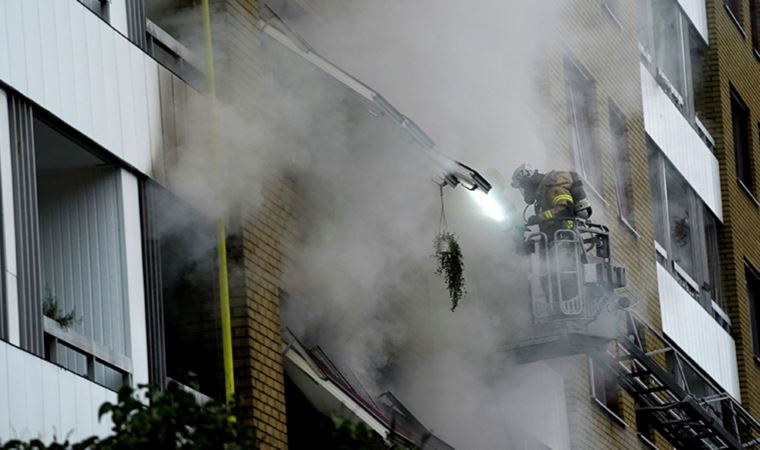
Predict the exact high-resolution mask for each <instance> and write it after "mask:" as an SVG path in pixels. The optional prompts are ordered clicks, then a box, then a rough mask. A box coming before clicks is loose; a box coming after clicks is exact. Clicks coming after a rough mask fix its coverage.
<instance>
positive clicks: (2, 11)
mask: <svg viewBox="0 0 760 450" xmlns="http://www.w3.org/2000/svg"><path fill="white" fill-rule="evenodd" d="M6 3H8V2H0V17H7V16H8V12H7V8H8V7H7V5H6ZM9 58H10V57H9V55H8V31H7V30H6V27H5V26H2V27H0V80H9V79H10V77H11V72H10V66H9V62H8V61H9ZM0 426H1V425H0ZM0 431H2V429H0Z"/></svg>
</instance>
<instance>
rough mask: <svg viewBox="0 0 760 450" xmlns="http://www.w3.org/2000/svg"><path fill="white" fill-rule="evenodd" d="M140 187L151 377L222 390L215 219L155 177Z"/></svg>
mask: <svg viewBox="0 0 760 450" xmlns="http://www.w3.org/2000/svg"><path fill="white" fill-rule="evenodd" d="M141 189H142V193H141V196H142V197H143V199H142V202H143V203H142V215H143V239H145V240H147V242H144V244H143V248H144V256H145V258H146V259H145V262H144V264H145V267H146V274H147V275H146V283H145V289H146V299H147V300H146V302H147V304H148V310H149V311H150V313H149V317H148V318H147V321H146V322H147V326H148V328H149V330H148V336H149V339H148V346H149V347H148V348H149V360H150V364H151V367H149V370H150V373H151V375H150V376H151V383H154V384H157V385H159V386H163V385H165V384H166V381H167V379H166V378H167V377H168V378H170V379H171V380H174V381H177V382H179V383H181V384H183V385H185V386H189V387H192V388H194V389H197V390H198V391H200V392H201V393H202V394H204V395H206V396H209V397H213V398H222V393H223V382H222V381H223V379H222V376H223V374H224V370H223V368H222V348H221V335H220V330H221V325H220V318H219V303H218V283H217V280H218V279H217V266H216V239H215V237H216V234H215V227H214V223H213V220H211V219H209V218H207V217H206V216H204V215H203V214H201V213H200V212H199V211H198V210H196V209H195V208H193V207H192V206H190V205H189V204H188V203H186V202H185V201H183V200H182V199H180V198H178V197H177V196H175V195H174V194H172V193H171V192H169V191H168V190H166V189H164V188H163V187H161V186H159V185H158V184H157V183H154V182H150V181H146V182H144V183H143V185H142V187H141Z"/></svg>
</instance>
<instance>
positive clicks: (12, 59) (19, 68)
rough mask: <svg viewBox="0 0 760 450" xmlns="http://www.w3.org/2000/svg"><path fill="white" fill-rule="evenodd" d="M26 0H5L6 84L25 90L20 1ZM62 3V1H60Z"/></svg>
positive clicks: (22, 25) (24, 61)
mask: <svg viewBox="0 0 760 450" xmlns="http://www.w3.org/2000/svg"><path fill="white" fill-rule="evenodd" d="M24 1H28V0H6V1H5V2H4V3H5V4H6V5H5V6H6V8H5V12H6V16H5V24H4V26H3V27H2V28H5V29H6V33H7V36H8V56H9V58H8V66H9V72H10V74H9V75H10V78H9V79H8V84H10V85H12V86H13V87H14V88H16V89H18V90H19V91H21V92H26V91H27V89H26V56H25V53H26V50H25V49H24V22H23V13H22V11H23V8H22V3H23V2H24ZM61 3H62V2H61Z"/></svg>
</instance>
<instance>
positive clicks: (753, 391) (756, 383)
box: [705, 0, 760, 417]
mask: <svg viewBox="0 0 760 450" xmlns="http://www.w3.org/2000/svg"><path fill="white" fill-rule="evenodd" d="M741 3H742V14H740V17H739V20H740V24H739V25H737V23H735V22H734V20H733V19H732V17H731V16H730V15H729V14H728V12H727V11H726V9H725V7H724V6H723V1H722V0H708V1H707V16H708V26H709V33H710V51H709V53H708V58H707V67H706V70H705V77H706V81H707V83H706V89H707V93H706V97H707V100H706V101H705V104H706V107H705V115H706V117H705V122H706V124H707V125H708V127H709V129H710V131H711V133H712V134H713V137H714V138H715V141H716V147H717V148H716V156H717V157H718V160H719V162H720V176H721V190H722V194H723V215H724V226H723V229H722V232H721V235H720V248H721V255H720V256H721V270H722V278H723V284H724V292H725V295H726V304H727V307H728V311H727V313H728V315H729V317H730V318H731V322H732V326H731V334H732V336H733V337H734V340H735V341H736V351H737V363H738V367H739V380H740V384H741V395H742V403H743V405H744V406H745V407H746V408H747V409H748V410H749V412H750V413H752V414H753V415H754V416H755V417H760V367H759V366H758V364H757V363H756V362H755V361H754V359H753V355H752V334H751V333H752V332H751V325H750V315H749V303H748V300H747V292H746V285H745V276H744V261H745V259H746V260H747V261H749V263H750V264H752V265H753V266H754V267H755V268H760V239H758V235H757V231H756V230H757V229H758V223H760V209H759V208H758V204H757V203H756V201H755V200H754V199H753V198H752V197H751V196H750V195H749V194H748V193H747V192H745V190H744V189H743V188H742V187H741V186H740V185H739V184H738V182H737V181H736V179H737V178H736V166H735V164H736V159H735V155H734V150H733V145H734V140H733V131H732V122H731V100H730V94H729V89H730V86H733V87H734V88H735V89H736V91H737V92H738V93H739V95H740V96H741V97H742V99H743V100H744V101H745V103H746V104H747V105H748V106H749V109H750V126H751V130H750V132H749V135H750V139H751V147H752V158H753V161H754V168H753V169H754V170H753V176H754V182H755V186H757V183H758V181H760V179H759V178H758V176H757V168H758V165H757V163H758V161H759V160H758V158H759V157H760V155H759V154H758V145H760V142H758V121H760V89H758V86H760V59H758V58H757V57H756V56H755V55H754V54H753V51H752V40H751V37H750V36H748V34H749V33H750V32H751V30H750V28H749V27H750V20H749V4H748V2H747V1H742V2H741ZM745 33H746V34H747V35H746V36H745ZM753 194H754V196H757V195H758V193H757V188H756V189H755V192H754V193H753Z"/></svg>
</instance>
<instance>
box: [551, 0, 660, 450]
mask: <svg viewBox="0 0 760 450" xmlns="http://www.w3.org/2000/svg"><path fill="white" fill-rule="evenodd" d="M617 3H619V8H618V11H617V14H616V15H615V16H614V18H613V16H611V14H610V13H609V11H608V10H607V9H605V8H604V5H603V2H601V1H600V2H584V1H580V0H576V1H574V2H572V3H568V4H567V6H566V10H565V20H564V21H563V26H562V30H561V32H560V36H562V39H561V41H562V42H560V43H558V45H557V46H556V52H555V53H554V54H552V55H550V59H549V62H548V64H547V70H546V74H547V78H548V80H547V82H545V83H543V85H545V86H546V88H547V89H548V90H549V91H550V92H549V93H548V94H547V95H545V98H546V99H547V100H548V102H549V106H548V109H549V110H550V111H551V112H552V113H551V114H550V117H548V118H547V124H546V126H548V127H551V128H552V131H553V141H552V144H553V147H554V148H555V149H557V153H558V155H557V158H555V159H556V160H559V161H560V163H558V164H557V165H558V167H560V168H573V169H575V170H577V168H575V167H574V165H573V163H572V161H573V158H572V155H571V147H570V129H569V127H568V112H569V105H568V91H567V81H566V80H567V74H566V69H565V65H564V59H565V58H566V57H568V56H569V57H571V58H573V59H574V60H575V61H576V62H577V63H578V64H579V65H580V66H582V67H583V69H584V70H585V71H586V72H588V74H589V75H590V76H591V78H593V80H594V88H595V96H594V108H593V109H594V116H595V117H594V131H593V139H594V141H595V143H596V145H598V152H599V154H600V157H601V168H602V170H601V172H602V182H601V186H594V189H588V188H587V193H588V194H589V196H590V199H591V201H592V202H593V207H594V216H593V219H594V220H595V221H597V222H600V223H604V224H606V225H608V226H609V227H610V229H611V241H612V250H613V260H614V262H615V263H616V264H621V265H624V266H625V267H626V268H627V271H628V286H629V290H630V291H632V292H633V293H634V295H635V296H634V298H633V300H634V301H639V302H640V303H639V304H638V306H637V307H636V310H637V311H638V312H639V313H640V314H641V315H642V316H643V317H645V318H646V319H647V320H648V321H649V322H650V323H651V324H652V325H653V326H655V327H657V328H658V329H659V328H660V327H661V325H660V309H659V302H658V295H657V279H656V260H655V252H654V246H653V241H654V231H653V230H654V228H653V223H652V211H651V204H650V203H651V198H650V189H649V177H648V162H647V149H646V135H645V132H644V123H643V115H642V104H641V93H640V92H641V89H640V76H639V50H638V46H637V38H636V29H637V23H636V3H635V2H617ZM610 103H612V104H614V105H615V106H616V107H617V109H619V110H620V111H621V112H622V113H623V114H624V115H625V117H626V118H627V129H626V132H627V140H628V145H629V154H630V161H628V163H629V165H630V173H631V183H632V204H633V211H634V212H633V215H634V220H635V226H634V230H632V229H631V228H630V227H628V225H626V224H624V223H623V221H621V220H620V218H619V213H618V204H617V197H616V195H617V194H616V188H615V178H614V177H615V170H614V160H613V155H612V149H611V148H612V135H611V131H610V125H609V104H610ZM559 364H560V366H561V369H560V373H563V374H564V376H565V385H566V398H567V408H568V413H569V416H570V417H569V420H570V440H571V446H572V448H578V449H609V448H638V447H639V446H641V447H642V448H644V447H643V446H644V444H643V443H642V441H641V440H640V439H638V438H637V436H636V432H637V429H636V419H635V413H634V402H633V399H632V398H631V397H630V396H628V395H627V394H626V393H625V392H624V391H622V389H621V390H620V398H621V409H620V415H621V418H622V419H623V421H624V422H625V424H626V425H625V426H623V425H621V424H620V423H619V422H618V421H616V420H615V419H614V418H612V417H611V416H610V415H609V414H608V412H607V411H605V410H604V409H603V408H602V407H601V406H600V405H598V404H597V403H596V402H595V401H593V400H592V399H591V387H590V383H589V380H590V377H589V366H588V356H587V355H577V356H574V357H570V358H564V359H563V360H562V362H561V363H559ZM655 440H656V442H657V444H658V445H660V446H662V448H667V444H666V443H665V441H664V440H663V439H662V438H661V437H659V436H656V437H655Z"/></svg>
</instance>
